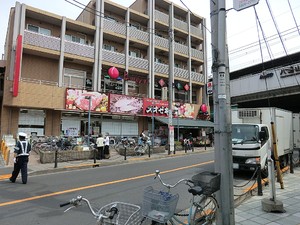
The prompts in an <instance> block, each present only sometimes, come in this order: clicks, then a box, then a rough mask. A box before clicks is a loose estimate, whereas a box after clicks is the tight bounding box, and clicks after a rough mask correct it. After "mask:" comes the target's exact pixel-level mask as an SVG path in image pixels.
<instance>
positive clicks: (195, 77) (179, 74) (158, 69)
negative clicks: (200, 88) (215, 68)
mask: <svg viewBox="0 0 300 225" xmlns="http://www.w3.org/2000/svg"><path fill="white" fill-rule="evenodd" d="M154 70H155V73H160V74H165V75H169V65H167V64H163V63H155V64H154ZM174 77H175V78H182V79H187V80H188V79H189V71H188V70H185V69H181V68H174ZM191 79H192V81H195V82H201V83H204V80H205V79H204V75H203V74H201V73H196V72H191Z"/></svg>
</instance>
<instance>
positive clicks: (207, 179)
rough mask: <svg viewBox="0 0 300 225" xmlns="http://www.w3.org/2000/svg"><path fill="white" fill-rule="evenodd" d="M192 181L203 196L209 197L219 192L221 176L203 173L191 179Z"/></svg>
mask: <svg viewBox="0 0 300 225" xmlns="http://www.w3.org/2000/svg"><path fill="white" fill-rule="evenodd" d="M192 181H193V182H194V184H195V185H196V186H200V187H202V189H203V194H205V195H211V194H212V193H214V192H216V191H218V190H220V182H221V174H220V173H213V172H208V171H203V172H201V173H198V174H196V175H194V176H193V177H192Z"/></svg>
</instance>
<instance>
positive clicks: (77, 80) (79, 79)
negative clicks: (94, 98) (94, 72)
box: [64, 68, 86, 88]
mask: <svg viewBox="0 0 300 225" xmlns="http://www.w3.org/2000/svg"><path fill="white" fill-rule="evenodd" d="M85 84H86V72H85V71H80V70H74V69H68V68H65V69H64V86H65V87H72V88H84V87H85Z"/></svg>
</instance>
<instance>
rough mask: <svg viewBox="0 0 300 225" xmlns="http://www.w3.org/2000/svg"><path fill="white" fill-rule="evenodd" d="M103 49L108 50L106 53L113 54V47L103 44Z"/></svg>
mask: <svg viewBox="0 0 300 225" xmlns="http://www.w3.org/2000/svg"><path fill="white" fill-rule="evenodd" d="M103 49H105V50H108V51H112V52H115V47H114V46H112V45H107V44H104V45H103Z"/></svg>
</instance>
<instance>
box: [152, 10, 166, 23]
mask: <svg viewBox="0 0 300 225" xmlns="http://www.w3.org/2000/svg"><path fill="white" fill-rule="evenodd" d="M155 20H157V21H159V22H161V23H165V24H169V15H168V14H165V13H163V12H160V11H158V10H155Z"/></svg>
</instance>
